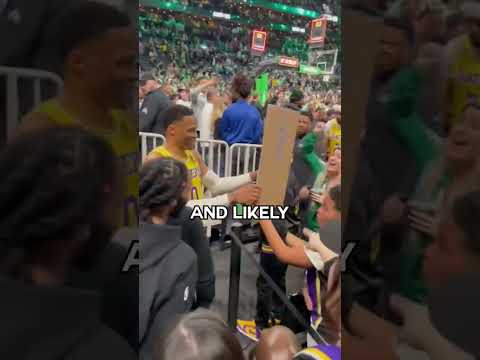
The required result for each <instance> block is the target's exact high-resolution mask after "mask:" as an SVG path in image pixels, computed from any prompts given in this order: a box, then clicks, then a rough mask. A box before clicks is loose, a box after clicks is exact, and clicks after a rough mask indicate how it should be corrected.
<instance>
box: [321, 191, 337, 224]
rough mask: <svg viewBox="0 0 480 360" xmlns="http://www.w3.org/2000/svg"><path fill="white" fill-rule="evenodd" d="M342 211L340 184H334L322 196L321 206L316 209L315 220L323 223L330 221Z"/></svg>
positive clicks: (335, 218)
mask: <svg viewBox="0 0 480 360" xmlns="http://www.w3.org/2000/svg"><path fill="white" fill-rule="evenodd" d="M341 212H342V186H341V185H340V184H339V185H336V186H334V187H332V188H331V189H330V191H328V192H327V193H326V194H325V196H324V197H323V202H322V206H320V208H319V209H318V211H317V222H318V224H319V225H325V224H327V223H328V222H330V221H333V220H338V219H339V218H340V217H341Z"/></svg>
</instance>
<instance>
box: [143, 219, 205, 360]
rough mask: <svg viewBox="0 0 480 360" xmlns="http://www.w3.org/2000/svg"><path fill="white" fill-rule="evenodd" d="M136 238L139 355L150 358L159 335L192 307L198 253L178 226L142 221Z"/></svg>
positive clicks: (146, 358)
mask: <svg viewBox="0 0 480 360" xmlns="http://www.w3.org/2000/svg"><path fill="white" fill-rule="evenodd" d="M139 240H140V292H139V297H140V304H139V344H140V357H139V359H141V360H151V359H152V352H153V348H154V344H155V342H156V341H157V340H158V337H159V336H161V335H162V334H163V333H164V332H165V331H168V329H169V328H170V327H171V326H172V323H173V322H174V321H175V320H176V318H177V316H179V315H182V314H184V313H186V312H188V311H190V309H191V308H192V305H193V303H194V301H195V288H196V285H197V277H198V275H197V257H196V255H195V252H194V251H193V250H192V249H191V248H190V247H189V246H188V245H187V244H185V243H184V242H183V241H182V239H181V228H180V227H178V226H171V225H152V224H146V223H142V224H140V228H139Z"/></svg>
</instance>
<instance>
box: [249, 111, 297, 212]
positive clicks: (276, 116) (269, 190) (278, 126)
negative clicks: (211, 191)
mask: <svg viewBox="0 0 480 360" xmlns="http://www.w3.org/2000/svg"><path fill="white" fill-rule="evenodd" d="M301 117H302V115H300V114H299V113H298V112H297V111H293V110H290V109H286V108H283V107H280V106H275V105H269V106H268V109H267V117H266V119H265V129H264V135H263V146H262V155H261V158H260V168H259V171H258V179H257V184H258V185H260V187H261V188H262V195H261V198H260V201H259V205H272V206H275V205H277V206H280V205H283V202H284V200H285V199H284V198H285V191H286V189H287V182H288V174H289V172H290V165H291V160H292V153H293V146H294V143H295V137H296V132H297V126H298V121H299V119H300V118H301Z"/></svg>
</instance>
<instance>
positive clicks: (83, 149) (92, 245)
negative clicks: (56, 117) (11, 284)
mask: <svg viewBox="0 0 480 360" xmlns="http://www.w3.org/2000/svg"><path fill="white" fill-rule="evenodd" d="M0 171H1V174H2V176H1V178H0V193H1V198H2V202H1V203H0V234H1V235H0V249H1V251H0V273H3V274H7V275H8V276H12V277H16V278H22V279H24V280H28V281H34V282H35V279H33V272H32V271H33V269H34V268H42V269H44V270H45V269H47V271H48V270H51V271H52V269H58V268H59V267H60V268H61V267H62V265H64V266H67V268H66V269H63V270H65V271H68V270H69V269H68V267H69V266H74V265H77V266H79V267H82V268H88V267H89V266H91V265H93V263H95V261H96V260H97V259H98V256H99V255H101V253H102V251H103V249H104V246H105V245H106V244H107V242H108V241H109V240H110V238H111V235H112V232H113V229H114V225H115V224H116V223H117V222H118V219H119V216H117V215H120V214H119V213H118V209H120V208H121V207H122V206H121V194H122V193H123V191H122V186H123V184H121V180H119V178H121V177H120V176H118V175H119V166H118V163H117V160H116V157H115V155H114V153H113V150H112V149H111V147H110V146H109V145H108V144H107V143H105V142H104V141H103V140H101V139H99V138H97V137H95V136H94V135H92V134H90V133H89V132H86V131H84V130H81V129H77V128H74V127H68V128H49V129H46V130H40V131H34V132H31V133H28V134H27V133H26V134H23V135H20V136H19V137H18V138H17V139H15V140H14V141H13V142H12V143H10V144H9V145H8V146H7V147H6V148H5V150H4V151H3V152H2V153H1V154H0ZM53 271H56V270H53Z"/></svg>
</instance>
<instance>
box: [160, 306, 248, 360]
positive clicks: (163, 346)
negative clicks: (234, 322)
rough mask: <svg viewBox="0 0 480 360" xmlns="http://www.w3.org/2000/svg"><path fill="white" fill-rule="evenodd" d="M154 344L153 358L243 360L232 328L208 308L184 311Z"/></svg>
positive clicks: (163, 359) (240, 348) (165, 359)
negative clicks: (162, 337) (187, 312)
mask: <svg viewBox="0 0 480 360" xmlns="http://www.w3.org/2000/svg"><path fill="white" fill-rule="evenodd" d="M156 345H157V346H156V351H155V354H154V357H153V359H154V360H168V359H177V360H189V359H202V360H216V359H229V360H244V357H243V351H242V347H241V346H240V343H239V341H238V339H237V338H236V337H235V335H234V334H233V332H232V330H231V329H230V328H229V327H228V326H227V324H225V323H224V322H223V320H221V319H220V318H219V317H218V316H217V315H216V314H214V313H213V312H211V311H207V310H197V311H195V312H191V313H189V314H187V315H184V316H183V317H182V318H181V319H180V321H179V322H178V323H177V324H176V326H175V327H174V328H173V330H172V331H169V332H168V335H167V336H166V337H165V338H164V339H163V341H161V342H159V343H158V344H156Z"/></svg>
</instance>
